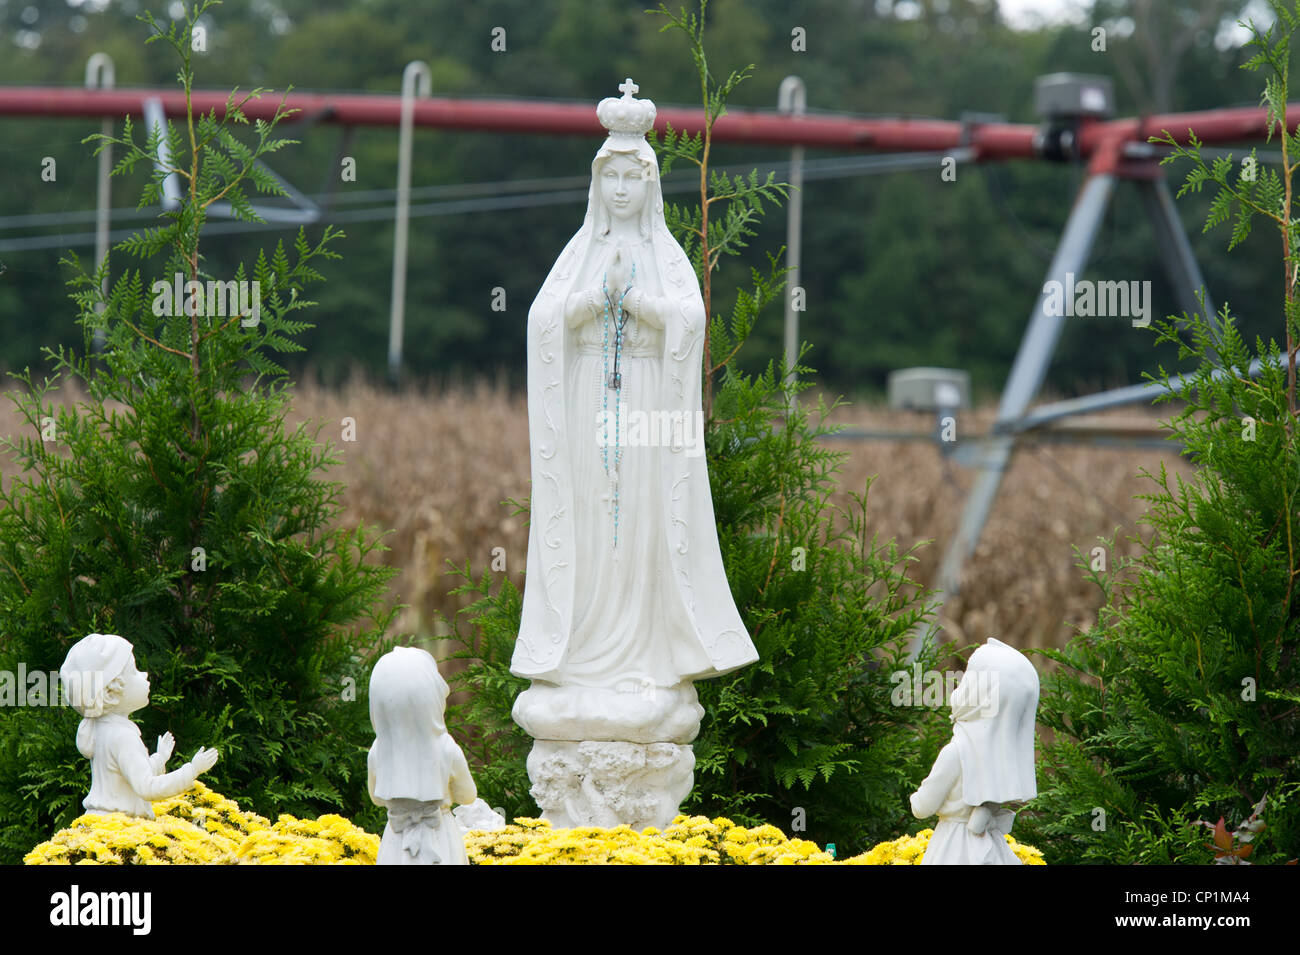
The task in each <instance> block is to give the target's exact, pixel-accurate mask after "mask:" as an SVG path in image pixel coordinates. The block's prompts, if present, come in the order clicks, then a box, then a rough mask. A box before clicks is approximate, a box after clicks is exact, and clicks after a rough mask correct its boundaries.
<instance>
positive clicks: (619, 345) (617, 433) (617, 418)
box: [601, 263, 636, 556]
mask: <svg viewBox="0 0 1300 955" xmlns="http://www.w3.org/2000/svg"><path fill="white" fill-rule="evenodd" d="M635 278H636V264H635V263H633V265H632V272H631V275H630V276H629V278H628V281H627V285H626V286H625V287H624V288H623V289H622V290H621V291H620V292H619V293H618V305H617V306H616V305H614V303H613V302H612V301H611V300H610V297H609V276H608V275H606V276H605V277H604V278H603V279H602V280H601V291H602V292H603V293H604V297H605V322H604V337H603V339H602V344H601V356H602V370H603V372H604V375H603V380H604V382H605V387H604V388H603V389H602V390H601V403H602V406H603V408H604V412H605V417H604V420H605V421H606V422H607V423H608V421H609V393H610V392H611V391H612V392H613V393H614V441H613V442H612V443H613V445H614V466H613V468H611V467H610V462H609V446H610V443H611V442H609V441H606V442H604V445H603V447H602V449H601V454H602V457H603V460H604V465H605V475H606V476H607V477H608V478H609V491H608V492H606V494H605V495H604V496H602V498H601V500H603V501H605V502H606V503H607V506H608V505H610V504H612V509H613V513H614V553H615V556H617V554H618V472H619V466H620V465H621V464H622V463H623V422H622V420H621V418H622V408H623V402H622V397H623V371H622V364H623V340H624V336H625V334H626V331H627V320H628V314H627V312H626V311H624V309H623V300H624V299H625V298H626V297H627V294H628V292H630V291H632V282H633V280H634V279H635ZM611 326H612V331H613V339H614V341H613V353H612V358H613V361H612V364H613V366H614V368H613V370H612V371H611V370H610V364H611V360H610V359H611V350H610V332H611Z"/></svg>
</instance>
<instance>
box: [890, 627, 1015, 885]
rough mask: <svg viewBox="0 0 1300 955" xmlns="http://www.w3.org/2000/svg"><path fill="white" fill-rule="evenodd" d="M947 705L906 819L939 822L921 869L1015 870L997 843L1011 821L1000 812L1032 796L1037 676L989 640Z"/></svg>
mask: <svg viewBox="0 0 1300 955" xmlns="http://www.w3.org/2000/svg"><path fill="white" fill-rule="evenodd" d="M949 705H950V707H951V709H952V714H951V717H952V741H951V742H949V743H948V744H947V745H946V746H944V748H943V749H942V750H940V751H939V756H938V758H937V759H935V761H934V767H933V768H932V769H931V770H930V775H929V776H927V777H926V778H925V781H924V782H923V783H921V788H920V789H918V790H917V791H916V792H915V793H913V794H912V800H911V802H912V813H913V815H915V816H916V817H917V818H918V819H924V818H926V817H927V816H933V815H936V814H937V815H938V817H939V822H938V824H937V825H936V826H935V827H934V834H933V835H932V836H931V837H930V844H929V846H928V847H927V849H926V851H925V857H924V858H923V859H922V860H921V864H922V865H1020V864H1021V863H1020V860H1019V859H1017V858H1016V856H1015V854H1014V853H1013V852H1012V851H1011V848H1010V846H1008V845H1007V840H1006V838H1005V837H1006V836H1007V834H1009V833H1010V832H1011V824H1012V823H1013V822H1014V821H1015V818H1016V816H1015V813H1014V812H1011V811H1010V810H1008V809H1004V808H1003V804H1004V803H1009V802H1022V801H1024V800H1027V799H1033V798H1034V796H1036V795H1037V794H1038V788H1037V785H1036V784H1035V781H1034V725H1035V720H1036V714H1037V711H1038V673H1037V671H1035V670H1034V666H1033V664H1032V663H1030V662H1029V660H1028V659H1026V658H1025V656H1024V654H1022V653H1020V651H1018V650H1016V649H1015V648H1014V647H1010V646H1008V645H1007V644H1005V643H1003V642H1002V641H1000V640H995V639H993V638H989V640H988V642H987V643H985V644H984V646H982V647H980V648H979V649H978V650H976V651H975V652H974V653H973V654H971V658H970V663H969V664H968V666H967V668H966V673H965V675H964V676H963V677H962V680H961V683H959V684H958V685H957V688H956V689H955V690H953V693H952V697H951V699H950V700H949Z"/></svg>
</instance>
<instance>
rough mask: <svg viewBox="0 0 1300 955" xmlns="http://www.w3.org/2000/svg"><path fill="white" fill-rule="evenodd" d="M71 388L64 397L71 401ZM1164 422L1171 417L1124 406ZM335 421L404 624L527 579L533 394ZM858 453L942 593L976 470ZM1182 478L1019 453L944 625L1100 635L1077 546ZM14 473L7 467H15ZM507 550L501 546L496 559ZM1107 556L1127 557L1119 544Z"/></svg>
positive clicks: (447, 401) (1124, 465) (383, 404)
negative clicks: (489, 579) (463, 573)
mask: <svg viewBox="0 0 1300 955" xmlns="http://www.w3.org/2000/svg"><path fill="white" fill-rule="evenodd" d="M72 397H73V395H72V394H71V393H69V394H67V396H66V398H65V400H67V399H70V398H72ZM1122 414H1123V416H1124V417H1126V418H1129V419H1132V418H1134V417H1136V416H1140V417H1143V418H1145V419H1146V420H1149V421H1150V422H1151V423H1152V424H1154V423H1156V422H1157V421H1159V419H1160V417H1161V414H1160V413H1159V412H1157V411H1153V410H1148V409H1140V410H1138V411H1133V410H1129V411H1125V412H1123V413H1122ZM992 416H993V412H992V409H991V408H985V409H980V410H976V411H974V412H971V413H968V414H965V415H963V416H961V418H960V419H959V424H958V426H959V428H960V434H961V435H973V434H978V433H983V432H985V431H986V430H987V428H988V425H989V422H990V421H991V419H992ZM346 418H351V419H352V420H353V422H355V433H354V435H352V434H349V435H347V436H348V437H355V440H344V438H345V433H344V432H345V424H344V419H346ZM832 420H834V421H835V422H836V423H840V424H843V425H846V426H848V427H851V428H863V429H872V430H897V431H919V430H927V429H928V428H929V427H930V426H931V422H930V419H928V418H927V417H926V416H924V415H916V414H908V413H899V412H892V411H889V410H887V409H882V408H879V407H873V406H870V405H865V404H853V405H848V406H845V407H842V408H840V409H838V410H837V411H836V412H835V413H834V415H833V416H832ZM299 421H310V422H316V423H323V427H322V429H321V432H320V434H321V437H322V438H323V439H327V440H330V441H332V442H333V443H334V444H335V445H336V448H337V450H338V453H339V457H340V459H341V464H340V466H339V467H338V468H337V469H336V470H335V471H334V472H333V473H332V474H331V475H330V476H331V477H332V478H333V479H335V480H338V481H341V482H343V483H344V484H345V485H346V490H345V491H344V494H343V498H342V500H343V502H344V504H345V507H346V509H345V512H344V514H343V516H342V518H341V519H342V520H343V521H344V522H346V523H347V524H349V525H352V524H356V523H358V522H365V523H368V524H371V525H374V526H377V527H379V528H382V529H384V530H387V531H388V532H389V534H388V537H387V545H388V548H389V550H388V552H387V554H386V555H385V559H386V560H387V562H389V563H390V564H392V565H393V566H396V567H398V568H400V570H401V574H400V575H399V576H398V577H396V578H394V581H393V584H392V589H391V597H390V599H392V600H393V601H394V602H395V603H400V604H403V605H405V609H404V610H403V611H402V613H401V614H400V615H399V617H398V619H397V623H396V626H397V627H398V629H399V630H400V631H402V632H407V633H415V634H418V635H420V636H421V637H423V638H425V639H429V638H435V637H437V636H441V635H443V634H445V633H446V630H445V627H443V626H442V625H441V622H440V620H439V615H440V613H441V614H446V615H448V616H451V615H452V614H454V612H455V610H456V609H457V607H458V606H459V605H458V604H457V602H456V600H455V598H452V597H450V596H449V594H448V592H449V591H450V590H451V589H452V588H454V587H455V586H456V585H457V583H458V582H459V581H458V580H457V579H456V578H455V577H453V576H452V575H449V574H447V573H446V572H445V571H446V568H447V562H448V561H450V562H452V563H453V564H456V565H458V566H464V565H465V563H466V562H467V561H468V562H469V564H470V566H471V569H472V570H473V572H474V573H475V574H476V575H478V574H481V573H483V571H484V570H485V569H488V568H489V567H490V566H491V565H492V564H493V561H494V559H495V560H496V561H497V566H498V567H499V566H500V562H501V560H502V559H504V563H505V572H506V573H508V574H509V575H510V576H511V578H512V579H513V580H514V581H515V582H516V584H521V583H522V579H523V577H522V571H523V564H524V559H525V555H526V549H527V526H526V524H525V522H524V519H523V518H522V517H521V516H518V515H515V514H513V513H512V509H511V508H510V507H508V506H506V504H505V503H504V502H505V501H507V500H508V499H511V498H513V499H516V500H520V501H526V500H527V495H528V466H529V465H528V422H527V412H526V405H525V399H524V396H523V395H522V394H512V393H510V392H508V391H506V390H504V389H502V388H497V387H492V386H489V385H487V384H480V385H477V386H474V387H461V388H455V389H450V390H446V391H440V392H428V393H421V392H417V391H407V392H405V393H401V394H395V393H393V392H390V391H388V390H387V389H383V388H377V387H373V386H370V385H365V384H353V385H350V386H348V387H347V388H345V389H343V390H341V391H327V390H323V389H320V388H316V387H303V388H301V389H299V390H298V392H297V394H296V399H295V404H294V408H293V412H292V414H291V416H290V424H296V423H297V422H299ZM22 427H23V424H22V422H21V421H20V420H19V419H18V418H17V416H16V415H15V413H14V411H13V409H12V407H11V406H10V403H9V402H7V401H6V402H3V403H2V404H0V433H5V434H14V433H15V432H16V431H18V430H20V429H21V428H22ZM836 447H837V449H839V450H843V451H844V452H846V453H847V455H848V457H847V459H846V461H845V464H844V467H843V470H842V473H841V479H842V483H841V489H840V492H839V497H840V503H846V500H845V495H846V494H847V492H848V491H850V490H858V491H860V490H862V488H863V487H864V486H865V484H866V482H867V480H868V479H869V478H870V476H871V475H876V476H877V477H876V480H875V482H874V484H873V485H872V488H871V493H870V498H869V507H868V520H869V532H870V533H876V534H879V535H880V538H881V539H882V540H885V539H888V538H891V537H892V538H897V540H898V543H899V545H900V547H901V548H903V549H906V548H908V547H910V546H912V545H913V544H916V543H918V542H922V541H933V542H934V543H930V544H926V545H925V546H922V547H921V548H920V549H919V550H918V552H917V557H918V562H917V563H914V564H912V565H911V567H912V570H911V571H910V573H911V574H912V576H913V577H914V578H915V579H917V580H918V581H919V582H921V583H922V584H925V585H931V584H932V583H933V582H934V578H935V575H936V571H937V567H938V564H939V562H940V560H941V558H942V547H943V543H944V542H945V541H947V540H948V539H949V537H950V536H951V534H952V533H953V531H954V529H955V528H956V526H957V522H958V519H959V517H960V515H961V508H962V503H963V498H964V492H965V490H966V489H967V488H968V487H969V486H970V483H971V480H972V476H973V472H971V471H968V470H966V469H963V468H962V467H960V466H958V465H957V464H955V463H953V462H951V461H949V460H947V459H945V457H944V455H943V454H941V452H940V450H939V447H938V446H937V445H936V444H935V443H931V442H897V441H880V440H844V441H837V442H836ZM1161 462H1163V463H1164V464H1165V465H1166V467H1168V468H1169V469H1170V471H1171V472H1176V473H1182V474H1187V473H1188V472H1189V469H1188V468H1187V467H1186V465H1185V463H1184V462H1182V461H1181V459H1179V458H1178V456H1177V455H1176V454H1175V453H1174V452H1173V451H1172V450H1168V451H1154V450H1138V449H1125V450H1116V449H1109V448H1096V447H1083V446H1077V445H1059V444H1052V445H1037V446H1032V447H1028V448H1026V449H1024V450H1022V451H1020V452H1019V453H1018V454H1017V456H1016V457H1015V458H1014V460H1013V462H1012V465H1011V467H1010V469H1009V471H1008V473H1007V475H1006V477H1005V480H1004V482H1003V485H1002V493H1001V494H1000V496H999V498H998V501H997V504H996V506H995V507H994V510H993V512H992V515H991V516H990V519H989V522H988V524H987V525H986V527H985V531H984V535H983V537H982V538H981V542H980V545H979V549H978V551H977V553H976V555H975V557H974V559H973V560H971V561H970V562H968V564H967V566H966V571H965V576H964V579H963V587H962V593H961V596H960V597H959V598H957V599H955V600H953V601H951V602H950V603H949V605H948V607H947V611H946V614H945V616H944V617H943V618H942V620H941V623H942V624H943V627H944V630H945V634H946V637H947V638H948V639H953V640H956V641H957V643H958V644H959V645H964V644H967V643H970V642H982V641H983V640H984V639H985V638H986V637H989V636H996V637H998V638H999V639H1002V640H1005V641H1006V642H1008V643H1011V644H1012V645H1014V646H1018V647H1022V648H1027V647H1041V646H1059V645H1061V644H1062V643H1063V642H1064V641H1065V640H1066V639H1068V637H1069V636H1070V634H1071V633H1072V632H1073V631H1074V628H1076V627H1086V626H1087V625H1088V624H1089V622H1090V621H1091V620H1092V618H1093V616H1094V614H1095V612H1096V609H1097V606H1098V604H1099V602H1100V594H1099V592H1098V591H1097V589H1096V588H1095V587H1094V586H1093V585H1091V584H1088V583H1087V582H1085V581H1084V580H1083V576H1082V573H1081V572H1080V569H1079V567H1078V566H1077V564H1076V560H1077V558H1076V555H1075V549H1076V548H1077V549H1078V550H1079V551H1082V552H1083V553H1085V554H1087V553H1088V552H1089V551H1090V550H1091V548H1093V547H1095V546H1097V545H1098V544H1099V543H1100V540H1099V538H1107V537H1110V536H1112V535H1114V536H1115V538H1116V550H1117V551H1118V553H1119V554H1125V553H1130V552H1131V551H1132V549H1133V545H1132V544H1131V543H1130V542H1129V541H1128V540H1127V538H1128V535H1131V534H1133V533H1137V532H1142V531H1143V528H1142V527H1141V525H1140V524H1139V519H1140V517H1141V515H1142V513H1143V511H1144V509H1145V502H1144V501H1142V500H1139V499H1137V497H1136V496H1137V495H1139V494H1143V493H1149V492H1150V491H1151V489H1152V485H1151V483H1150V481H1148V480H1146V479H1144V478H1142V477H1141V476H1140V475H1139V470H1140V469H1141V468H1143V467H1145V468H1148V469H1150V470H1157V469H1158V467H1159V465H1160V463H1161ZM3 470H4V472H5V476H6V478H7V477H8V476H9V474H8V471H9V469H8V468H3ZM497 548H500V550H497ZM1107 556H1108V560H1110V561H1113V560H1114V559H1115V557H1116V556H1117V554H1116V553H1111V552H1109V551H1108V554H1107Z"/></svg>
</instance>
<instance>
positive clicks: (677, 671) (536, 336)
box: [511, 141, 758, 688]
mask: <svg viewBox="0 0 1300 955" xmlns="http://www.w3.org/2000/svg"><path fill="white" fill-rule="evenodd" d="M641 146H642V147H643V149H640V150H638V152H641V154H642V156H644V154H645V153H649V155H650V157H651V161H652V159H653V153H650V152H649V148H648V146H645V145H644V141H642V144H641ZM603 155H608V152H607V150H602V153H601V154H599V155H598V157H597V163H594V164H593V167H595V166H596V165H597V164H598V163H599V162H600V159H601V157H602V156H603ZM643 161H645V160H644V159H643ZM647 185H648V187H649V188H648V191H647V195H646V199H645V202H646V204H647V206H649V215H648V216H645V217H643V221H644V219H648V220H649V223H650V224H649V228H648V229H646V228H643V230H642V233H641V236H640V241H639V242H637V241H635V240H632V241H629V242H628V244H627V245H625V246H624V250H625V252H626V254H627V257H628V258H629V259H630V264H635V266H636V273H635V278H634V279H633V280H632V281H633V288H634V289H635V290H636V294H635V295H633V296H630V300H631V301H635V302H637V303H638V307H639V308H641V309H643V314H641V315H633V317H632V318H630V319H629V321H628V328H627V340H626V343H625V346H624V352H623V356H622V358H621V360H620V371H621V373H622V374H623V389H622V392H621V393H619V392H615V391H612V390H611V391H608V392H603V388H604V381H603V376H604V373H605V371H606V369H607V368H608V370H610V371H612V370H613V368H612V353H613V330H612V327H611V333H610V338H609V347H608V357H605V356H604V355H603V353H602V346H603V342H604V339H603V334H604V333H603V318H602V316H601V314H600V312H598V311H594V312H592V313H591V314H590V315H579V316H577V318H576V319H575V320H574V321H573V322H571V321H569V317H570V309H569V302H570V296H571V295H573V294H574V293H579V292H586V291H587V290H589V289H591V288H593V287H594V288H597V289H599V288H600V286H601V280H602V277H603V276H604V274H605V273H606V271H607V270H608V268H609V263H610V260H611V259H612V255H613V244H612V239H609V238H607V237H606V236H604V235H601V234H599V233H600V232H602V231H603V230H602V229H601V226H600V221H599V218H598V217H597V216H596V215H594V214H593V210H595V209H596V206H597V203H599V202H600V201H601V200H600V199H599V193H598V186H597V183H596V180H595V175H594V168H593V182H592V188H591V193H590V195H589V199H588V207H587V217H586V220H585V222H584V224H583V227H582V229H580V230H579V232H578V233H577V235H575V236H574V237H573V239H571V240H570V242H569V243H568V245H567V246H566V247H565V249H564V251H563V252H562V253H561V255H560V257H559V259H558V260H557V261H556V263H555V266H554V267H553V268H552V270H551V272H550V274H549V275H548V277H547V279H546V282H545V283H544V284H543V286H542V289H541V291H540V292H539V293H538V296H537V299H536V300H535V301H534V302H533V305H532V308H531V309H530V310H529V313H528V426H529V439H530V444H531V452H532V454H531V457H532V505H531V515H530V524H529V540H528V565H527V572H526V579H525V586H524V601H523V614H522V619H521V621H520V630H519V636H518V640H517V641H516V644H515V651H514V657H513V659H512V661H511V671H512V672H513V673H514V674H515V675H516V676H521V677H528V678H531V679H532V680H534V681H539V682H541V683H544V684H555V685H562V686H567V685H577V686H594V687H608V688H615V687H617V686H618V685H619V684H620V682H624V681H629V680H630V681H633V682H634V683H637V684H639V685H640V686H642V687H644V686H646V685H648V684H650V683H652V684H653V685H656V686H672V685H676V684H679V683H681V682H684V681H690V680H695V679H701V678H707V677H712V676H719V675H721V674H723V673H727V672H729V671H731V670H734V669H737V668H738V667H741V666H744V665H746V664H748V663H752V662H754V661H755V660H757V659H758V654H757V651H756V650H755V649H754V646H753V643H752V642H751V641H750V639H749V635H748V634H747V633H746V631H745V628H744V624H743V622H742V620H741V618H740V614H739V612H738V611H737V609H736V605H735V602H734V600H733V599H732V596H731V590H730V588H729V586H728V584H727V580H726V576H725V573H724V570H723V564H722V555H721V552H720V550H719V548H718V539H717V530H716V526H715V523H714V515H713V502H712V499H711V496H710V491H709V476H708V471H707V468H706V464H705V459H704V456H703V448H701V447H692V446H690V444H689V442H692V441H693V440H695V437H696V422H697V420H699V417H700V414H701V395H700V383H701V371H700V368H701V357H702V350H703V345H704V334H705V316H704V303H703V300H702V297H701V295H700V290H699V286H698V283H697V281H696V278H695V273H694V270H693V269H692V268H691V266H690V263H689V262H688V261H687V259H686V256H685V253H683V251H682V249H681V247H680V246H679V245H678V244H677V242H676V241H675V240H674V239H673V238H672V236H671V235H670V234H669V232H668V229H667V227H666V225H665V224H664V220H663V205H662V202H663V200H662V196H661V193H660V190H659V185H658V180H657V177H653V176H652V179H651V182H649V183H647ZM629 267H630V265H629ZM617 294H618V291H617V290H611V297H614V296H617ZM615 302H617V299H616V298H615ZM647 315H649V319H647ZM659 323H662V325H663V328H662V329H658V328H655V327H654V325H656V324H659ZM571 326H572V327H571ZM611 326H612V323H611ZM606 396H607V401H608V408H609V411H610V413H611V414H613V412H614V410H615V405H616V404H617V403H618V402H620V401H622V402H624V403H626V405H627V407H628V410H629V411H631V410H642V411H646V412H651V411H653V412H659V413H666V414H667V415H668V416H669V418H670V420H674V421H681V422H683V429H682V433H683V435H684V437H685V442H687V443H686V444H685V445H683V443H682V442H673V443H672V444H670V445H669V446H663V445H661V444H658V443H652V444H650V445H649V446H628V447H624V448H622V464H621V468H620V469H619V470H620V479H619V494H618V497H619V525H618V544H617V555H616V554H615V548H614V543H613V527H614V517H613V512H612V504H613V501H612V497H611V487H610V483H609V479H608V477H607V476H606V470H605V468H606V463H607V462H608V465H609V466H610V467H613V465H614V462H615V459H616V451H617V450H618V449H616V448H614V447H610V448H608V455H607V457H606V456H605V455H603V454H602V450H601V448H600V446H599V444H598V441H597V423H598V415H599V414H600V413H601V412H602V410H603V409H604V408H605V407H606V405H605V401H606ZM673 416H676V417H673ZM622 427H623V429H624V433H626V427H627V426H626V424H625V423H624V424H623V426H622ZM655 430H657V429H655Z"/></svg>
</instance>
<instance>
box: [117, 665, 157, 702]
mask: <svg viewBox="0 0 1300 955" xmlns="http://www.w3.org/2000/svg"><path fill="white" fill-rule="evenodd" d="M122 684H123V686H122V701H121V703H120V704H119V705H118V711H119V712H123V713H134V712H135V711H136V710H141V709H144V708H145V707H146V706H148V705H149V674H147V673H141V672H140V670H139V669H138V668H137V667H136V665H135V661H134V660H132V661H131V666H130V667H129V668H128V669H127V670H126V672H125V673H123V674H122Z"/></svg>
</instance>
